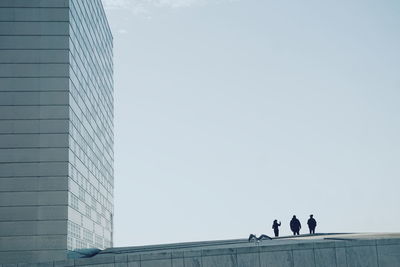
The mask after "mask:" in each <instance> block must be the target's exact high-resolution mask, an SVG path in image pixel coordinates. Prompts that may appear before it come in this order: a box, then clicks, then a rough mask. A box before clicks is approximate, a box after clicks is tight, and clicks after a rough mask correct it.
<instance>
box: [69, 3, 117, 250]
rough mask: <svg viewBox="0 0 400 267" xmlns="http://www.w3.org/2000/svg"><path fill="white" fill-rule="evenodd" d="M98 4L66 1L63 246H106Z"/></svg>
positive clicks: (104, 48)
mask: <svg viewBox="0 0 400 267" xmlns="http://www.w3.org/2000/svg"><path fill="white" fill-rule="evenodd" d="M101 5H102V4H101V1H100V0H96V1H80V0H71V1H70V55H69V56H70V84H69V86H70V103H69V104H70V110H69V117H70V132H69V144H70V146H69V160H70V162H69V174H70V176H69V181H68V182H69V211H68V212H69V214H68V221H69V224H68V226H69V228H68V230H69V231H68V232H69V234H68V249H75V248H87V247H97V248H105V247H111V246H112V230H113V225H112V222H113V218H112V216H113V184H114V169H113V163H114V155H113V153H114V151H113V147H114V133H113V128H114V127H113V117H114V113H113V112H114V108H113V103H114V101H113V54H112V51H113V48H112V36H111V32H110V30H109V28H108V23H107V20H106V17H105V14H104V12H103V9H102V6H101ZM75 226H76V227H75Z"/></svg>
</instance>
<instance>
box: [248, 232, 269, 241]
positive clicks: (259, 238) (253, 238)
mask: <svg viewBox="0 0 400 267" xmlns="http://www.w3.org/2000/svg"><path fill="white" fill-rule="evenodd" d="M264 239H269V240H271V239H272V238H271V237H269V236H267V235H260V237H257V236H256V235H254V234H250V236H249V239H248V241H249V242H251V241H257V242H259V241H260V240H264Z"/></svg>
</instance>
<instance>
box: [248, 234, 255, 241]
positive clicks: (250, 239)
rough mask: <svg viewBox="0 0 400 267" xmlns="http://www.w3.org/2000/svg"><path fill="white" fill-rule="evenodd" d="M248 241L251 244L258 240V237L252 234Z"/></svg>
mask: <svg viewBox="0 0 400 267" xmlns="http://www.w3.org/2000/svg"><path fill="white" fill-rule="evenodd" d="M248 240H249V242H251V241H253V240H257V236H256V235H253V234H250V236H249V239H248Z"/></svg>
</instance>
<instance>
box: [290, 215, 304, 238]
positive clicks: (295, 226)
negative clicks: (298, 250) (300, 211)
mask: <svg viewBox="0 0 400 267" xmlns="http://www.w3.org/2000/svg"><path fill="white" fill-rule="evenodd" d="M290 229H291V230H292V232H293V235H300V229H301V223H300V221H299V220H298V219H297V218H296V215H293V218H292V220H291V221H290Z"/></svg>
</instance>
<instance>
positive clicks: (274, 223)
mask: <svg viewBox="0 0 400 267" xmlns="http://www.w3.org/2000/svg"><path fill="white" fill-rule="evenodd" d="M279 226H281V222H279V223H278V220H274V222H273V224H272V229H274V234H275V237H278V236H279Z"/></svg>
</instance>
